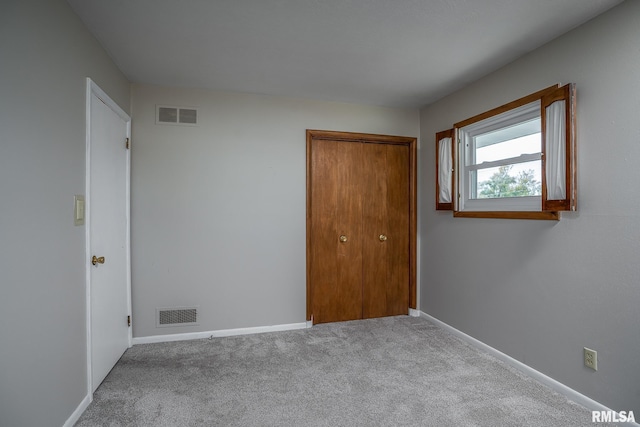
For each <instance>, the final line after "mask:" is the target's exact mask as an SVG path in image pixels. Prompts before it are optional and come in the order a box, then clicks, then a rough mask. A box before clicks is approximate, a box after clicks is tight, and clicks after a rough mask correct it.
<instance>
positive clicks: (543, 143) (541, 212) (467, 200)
mask: <svg viewBox="0 0 640 427" xmlns="http://www.w3.org/2000/svg"><path fill="white" fill-rule="evenodd" d="M574 110H575V85H573V84H569V85H566V86H564V87H555V86H554V87H550V88H547V89H544V90H542V91H539V92H536V93H534V94H531V95H529V96H526V97H524V98H521V99H519V100H517V101H514V102H511V103H509V104H506V105H504V106H501V107H498V108H495V109H493V110H491V111H488V112H485V113H482V114H479V115H477V116H475V117H472V118H470V119H467V120H464V121H462V122H460V123H456V124H455V125H454V128H453V129H450V130H448V131H444V132H438V134H436V151H437V156H436V158H437V160H436V174H437V180H436V209H440V210H442V209H445V210H449V209H450V210H453V211H454V216H458V217H465V216H467V217H489V218H527V219H559V211H563V210H575V209H576V186H575V169H576V168H575V140H574V135H575V132H574V127H575V116H574ZM448 136H451V137H452V139H453V141H454V143H453V144H452V146H451V147H449V146H448V145H447V143H448V141H450V139H447V137H448ZM456 146H457V148H456ZM449 156H451V158H452V163H453V165H455V166H454V167H453V168H451V169H453V170H455V173H453V174H452V176H451V179H450V182H449V181H447V177H448V176H447V171H448V170H449V169H448V164H446V159H449ZM449 191H450V192H451V194H455V195H456V197H449V198H447V195H448V194H449ZM447 201H450V202H451V203H450V204H447V203H446V202H447Z"/></svg>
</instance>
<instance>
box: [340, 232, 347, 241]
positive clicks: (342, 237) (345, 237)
mask: <svg viewBox="0 0 640 427" xmlns="http://www.w3.org/2000/svg"><path fill="white" fill-rule="evenodd" d="M346 241H347V236H345V235H344V234H343V235H342V236H340V243H344V242H346Z"/></svg>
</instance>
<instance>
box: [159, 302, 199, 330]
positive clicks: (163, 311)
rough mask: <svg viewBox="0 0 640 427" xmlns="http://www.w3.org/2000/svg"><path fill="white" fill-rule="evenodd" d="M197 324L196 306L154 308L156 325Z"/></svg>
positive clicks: (162, 326)
mask: <svg viewBox="0 0 640 427" xmlns="http://www.w3.org/2000/svg"><path fill="white" fill-rule="evenodd" d="M197 324H198V307H173V308H158V309H156V327H157V328H165V327H169V326H194V325H197Z"/></svg>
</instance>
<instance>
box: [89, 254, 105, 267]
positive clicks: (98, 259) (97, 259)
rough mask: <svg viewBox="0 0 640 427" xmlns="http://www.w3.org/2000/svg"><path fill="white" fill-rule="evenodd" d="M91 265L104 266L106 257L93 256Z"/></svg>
mask: <svg viewBox="0 0 640 427" xmlns="http://www.w3.org/2000/svg"><path fill="white" fill-rule="evenodd" d="M91 264H93V265H96V264H104V257H103V256H101V257H97V256H95V255H94V256H93V258H91Z"/></svg>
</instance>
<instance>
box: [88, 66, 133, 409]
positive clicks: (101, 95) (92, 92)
mask: <svg viewBox="0 0 640 427" xmlns="http://www.w3.org/2000/svg"><path fill="white" fill-rule="evenodd" d="M92 96H95V97H97V98H98V99H100V100H101V101H102V102H103V103H104V104H105V105H106V106H108V107H109V108H110V109H111V110H113V112H114V113H116V114H117V115H118V116H120V117H121V118H122V119H123V120H124V121H125V122H126V124H127V138H131V117H129V115H128V114H127V113H126V112H125V111H124V110H123V109H122V108H120V107H119V106H118V104H116V103H115V102H114V101H113V100H112V99H111V98H110V97H109V95H107V94H106V93H105V92H104V91H103V90H102V89H100V87H99V86H98V85H97V84H95V83H94V82H93V80H91V79H90V78H89V77H87V96H86V107H85V108H86V149H85V152H86V153H85V154H86V156H85V165H86V167H85V193H86V194H85V212H91V210H90V209H91V97H92ZM126 175H127V176H126V202H125V203H126V221H127V224H126V243H125V252H126V269H127V272H126V274H127V312H128V313H129V315H131V210H130V205H131V202H130V198H131V152H130V151H129V150H127V160H126ZM84 231H85V283H86V285H85V289H86V307H87V310H86V333H87V395H88V397H89V402H91V401H92V400H93V391H92V390H93V381H92V371H91V368H92V366H91V358H92V354H91V268H90V260H91V255H92V254H91V218H90V215H85V223H84ZM128 340H129V347H131V345H132V342H133V335H132V328H129V337H128Z"/></svg>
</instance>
